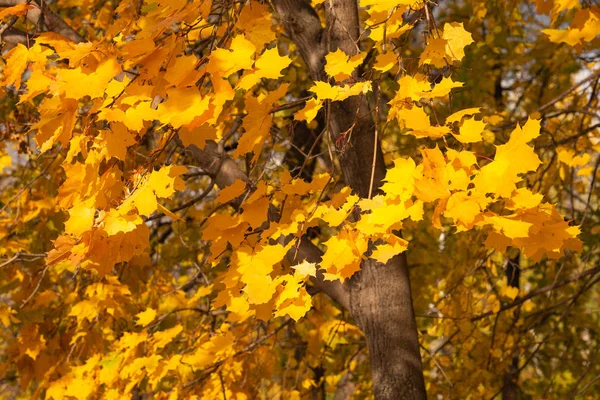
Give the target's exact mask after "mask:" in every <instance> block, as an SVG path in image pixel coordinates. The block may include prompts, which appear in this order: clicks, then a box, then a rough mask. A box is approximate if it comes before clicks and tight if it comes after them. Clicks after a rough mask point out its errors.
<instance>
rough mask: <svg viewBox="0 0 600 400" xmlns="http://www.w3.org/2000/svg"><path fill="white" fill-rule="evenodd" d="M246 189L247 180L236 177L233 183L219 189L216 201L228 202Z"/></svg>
mask: <svg viewBox="0 0 600 400" xmlns="http://www.w3.org/2000/svg"><path fill="white" fill-rule="evenodd" d="M245 191H246V182H244V181H243V180H241V179H236V180H235V181H233V183H232V184H231V185H228V186H226V187H224V188H223V189H221V190H220V191H219V195H218V196H217V198H216V199H215V203H227V202H230V201H231V200H233V199H235V198H236V197H239V196H241V195H242V194H243V193H244V192H245Z"/></svg>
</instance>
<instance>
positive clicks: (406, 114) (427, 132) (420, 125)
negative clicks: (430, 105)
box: [390, 106, 450, 138]
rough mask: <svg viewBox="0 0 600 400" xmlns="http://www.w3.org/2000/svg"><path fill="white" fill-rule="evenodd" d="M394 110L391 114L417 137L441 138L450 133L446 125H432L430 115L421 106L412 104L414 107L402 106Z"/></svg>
mask: <svg viewBox="0 0 600 400" xmlns="http://www.w3.org/2000/svg"><path fill="white" fill-rule="evenodd" d="M393 111H395V112H393V113H392V112H390V116H392V115H393V116H394V117H395V118H396V119H398V122H401V123H402V125H403V126H404V127H405V128H407V129H409V130H410V132H408V134H410V135H414V136H415V137H417V138H424V137H431V138H439V137H442V136H444V135H446V134H448V133H450V130H449V129H448V127H446V126H432V125H431V121H430V120H429V116H428V115H427V113H425V111H424V110H423V109H422V108H421V107H417V106H412V108H400V109H396V110H393Z"/></svg>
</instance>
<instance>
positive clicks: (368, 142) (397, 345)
mask: <svg viewBox="0 0 600 400" xmlns="http://www.w3.org/2000/svg"><path fill="white" fill-rule="evenodd" d="M274 6H275V9H276V11H277V13H278V15H279V18H280V20H281V22H282V23H283V24H284V26H285V28H286V31H287V33H288V35H289V36H290V37H291V38H292V40H293V41H294V42H295V44H296V46H297V48H298V51H299V53H300V55H301V56H302V58H303V59H304V61H305V63H306V65H307V67H308V69H309V71H310V73H311V77H312V78H313V79H314V80H327V76H326V75H325V72H324V68H323V66H324V62H325V59H324V56H325V54H327V53H328V52H330V51H335V50H336V49H338V48H339V49H342V50H343V51H344V52H345V53H346V54H348V55H353V54H356V53H357V52H358V51H359V48H358V46H357V43H358V35H359V24H358V8H357V3H356V1H355V0H330V1H328V2H326V3H325V6H326V12H327V26H326V27H325V28H322V27H321V23H320V21H319V18H318V16H317V14H316V13H315V11H314V10H313V9H312V8H311V7H310V6H309V5H308V3H306V2H304V1H303V0H275V1H274ZM356 78H359V77H356ZM326 123H327V124H328V126H327V128H328V131H329V135H330V138H331V139H332V141H333V142H334V143H335V142H337V141H338V139H341V140H345V141H347V142H346V143H345V145H344V146H343V150H342V151H340V152H339V159H340V165H341V167H342V172H343V174H344V177H345V180H346V183H347V184H348V185H349V186H350V187H351V188H352V189H353V190H354V192H356V193H357V194H359V195H360V196H362V197H367V196H368V194H369V191H370V189H371V188H370V182H371V171H372V163H373V155H374V154H373V148H374V142H375V127H374V123H373V120H372V118H371V116H370V111H369V106H368V103H367V101H366V99H365V98H364V97H362V96H361V97H354V98H350V99H348V100H347V101H345V102H343V103H339V102H334V103H332V104H331V105H330V108H329V115H328V121H327V122H326ZM344 134H345V135H346V136H345V137H343V136H342V135H344ZM375 157H376V158H375V160H376V163H375V168H374V176H373V190H374V191H375V190H376V188H377V187H379V184H380V182H381V180H382V179H383V177H384V175H385V166H384V163H383V154H382V152H381V150H380V148H379V146H377V150H376V151H375ZM343 288H344V290H345V291H346V292H347V293H348V301H349V310H350V313H351V315H352V317H353V318H354V319H355V321H356V323H357V324H358V326H359V327H360V328H361V329H362V330H363V332H364V333H365V337H366V340H367V345H368V348H369V353H370V359H371V370H372V371H371V372H372V376H373V386H374V390H375V397H376V398H377V399H424V398H426V393H425V384H424V381H423V372H422V365H421V357H420V351H419V342H418V334H417V328H416V323H415V318H414V312H413V307H412V297H411V289H410V280H409V276H408V266H407V262H406V257H405V256H404V255H400V256H397V257H394V258H393V259H391V260H390V261H389V262H388V263H387V264H381V263H377V262H374V261H366V262H363V264H362V266H361V271H360V272H359V273H357V274H356V275H355V276H354V277H352V279H350V281H349V282H348V283H347V284H345V285H344V286H343Z"/></svg>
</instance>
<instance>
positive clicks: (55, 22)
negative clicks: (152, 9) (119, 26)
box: [0, 0, 85, 43]
mask: <svg viewBox="0 0 600 400" xmlns="http://www.w3.org/2000/svg"><path fill="white" fill-rule="evenodd" d="M24 3H27V0H0V7H12V6H16V5H18V4H24ZM30 4H33V5H34V6H35V7H33V8H32V9H31V10H29V11H28V12H27V14H26V18H27V20H29V21H30V22H32V23H33V24H35V25H36V26H39V22H40V19H42V18H43V22H44V23H45V25H46V26H48V27H49V28H50V29H48V30H50V31H52V32H55V33H58V34H59V35H62V36H64V37H66V38H67V39H70V40H72V41H74V42H75V43H81V42H85V39H84V38H83V37H82V36H81V35H79V33H77V31H76V30H74V29H73V28H71V27H70V26H69V24H67V23H66V22H65V21H64V20H63V19H62V18H61V17H60V16H59V15H58V14H57V13H55V12H54V11H52V10H51V9H50V7H48V6H47V5H46V3H45V2H43V1H42V2H40V1H38V0H33V1H30Z"/></svg>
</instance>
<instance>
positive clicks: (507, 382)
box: [502, 253, 521, 400]
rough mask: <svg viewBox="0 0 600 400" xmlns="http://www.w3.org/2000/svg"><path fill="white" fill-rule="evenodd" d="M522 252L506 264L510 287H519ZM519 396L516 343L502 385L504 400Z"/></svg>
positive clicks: (516, 399)
mask: <svg viewBox="0 0 600 400" xmlns="http://www.w3.org/2000/svg"><path fill="white" fill-rule="evenodd" d="M519 259H520V253H517V256H516V257H514V258H513V259H511V260H509V261H508V263H507V264H506V280H507V284H508V286H510V287H515V288H517V289H519V280H520V277H521V269H520V268H519V267H520V264H519ZM518 317H519V309H518V308H517V309H516V310H515V312H514V318H515V320H516V319H517V318H518ZM518 398H519V350H518V345H517V344H515V351H514V354H513V357H512V361H511V364H510V366H509V367H508V371H506V372H505V373H504V386H503V387H502V400H518Z"/></svg>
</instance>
